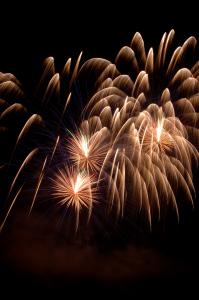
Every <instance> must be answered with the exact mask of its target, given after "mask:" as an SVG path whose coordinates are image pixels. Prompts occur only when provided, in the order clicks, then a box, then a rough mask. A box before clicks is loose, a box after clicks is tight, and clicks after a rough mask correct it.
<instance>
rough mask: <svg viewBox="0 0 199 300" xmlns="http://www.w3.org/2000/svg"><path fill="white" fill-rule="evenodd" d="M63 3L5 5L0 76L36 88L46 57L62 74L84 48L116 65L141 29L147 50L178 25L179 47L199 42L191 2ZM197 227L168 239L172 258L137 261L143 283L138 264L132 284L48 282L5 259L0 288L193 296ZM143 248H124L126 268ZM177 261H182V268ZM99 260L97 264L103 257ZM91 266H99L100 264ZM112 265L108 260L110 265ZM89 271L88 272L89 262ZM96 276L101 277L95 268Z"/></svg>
mask: <svg viewBox="0 0 199 300" xmlns="http://www.w3.org/2000/svg"><path fill="white" fill-rule="evenodd" d="M62 2H63V3H58V1H54V2H52V3H50V2H49V3H46V4H43V5H41V3H37V2H34V3H30V2H28V1H27V3H24V4H22V3H19V2H15V3H11V2H7V3H4V5H1V7H0V15H1V18H0V22H1V33H0V36H1V39H0V42H1V45H0V71H2V72H11V73H13V74H15V75H16V77H17V78H18V79H19V80H20V81H21V82H22V84H23V86H24V88H25V90H27V91H28V92H30V91H31V90H32V89H34V86H35V85H36V83H37V82H38V79H39V77H40V74H41V65H42V62H43V60H44V59H45V58H46V57H48V56H54V57H55V62H56V65H57V67H58V69H59V68H60V67H62V66H63V65H64V62H65V61H66V59H67V58H68V57H72V58H73V59H76V58H77V56H78V54H79V53H80V51H82V50H83V61H85V60H86V59H87V58H90V57H105V58H107V59H110V60H112V61H113V60H114V58H115V56H116V54H117V52H118V50H119V49H120V48H121V47H122V46H124V45H128V44H130V41H131V38H132V36H133V34H134V33H135V32H136V31H139V32H140V33H141V34H142V36H143V38H144V40H145V44H146V48H149V47H150V46H155V47H157V45H158V43H159V41H160V38H161V37H162V34H163V33H164V32H165V31H167V32H168V31H169V30H170V29H172V28H173V29H175V31H176V40H177V42H179V44H181V43H182V42H183V41H184V40H185V39H186V38H188V37H189V36H190V35H195V36H196V38H198V32H199V31H198V10H197V8H196V5H195V4H194V3H191V2H190V1H189V2H184V3H179V4H178V3H175V7H174V3H169V2H166V1H165V2H160V1H159V3H158V2H157V1H156V2H157V3H152V2H147V4H145V3H144V2H142V3H137V2H135V1H128V2H125V1H120V2H117V3H116V1H115V3H113V4H111V3H108V1H107V3H103V2H95V1H92V3H90V4H89V3H85V2H82V3H78V2H76V3H75V2H73V3H71V2H68V1H65V3H64V1H62ZM196 55H198V51H197V53H196ZM198 57H199V55H198ZM190 223H191V224H190ZM197 225H198V222H196V221H193V223H192V222H191V221H190V222H189V224H186V226H188V227H187V229H182V232H181V234H180V237H179V241H178V240H177V241H176V240H175V238H171V239H170V238H169V239H166V240H164V242H163V245H162V246H161V247H160V248H161V250H160V253H161V255H162V253H164V254H165V252H166V253H167V256H166V257H167V258H166V259H165V256H164V255H163V256H161V257H162V258H159V255H160V254H159V253H158V254H157V251H156V250H154V251H152V250H151V248H150V250H149V249H148V248H146V249H147V250H146V252H145V253H146V255H143V253H142V254H141V256H140V257H141V258H140V257H139V259H140V260H141V265H140V266H141V267H140V268H141V269H142V270H144V271H143V274H144V275H143V278H142V276H141V277H139V280H138V279H137V277H136V273H137V272H138V273H139V263H138V264H135V265H136V267H135V270H134V271H133V276H132V280H130V279H129V280H128V282H125V281H124V282H123V281H122V282H120V281H119V282H118V283H115V282H114V283H113V282H112V280H111V278H110V279H109V280H108V281H106V280H105V281H103V283H102V282H101V281H100V280H99V281H98V279H96V280H95V279H94V278H92V275H91V276H90V278H89V279H87V278H86V279H85V278H84V276H83V278H82V279H81V276H80V279H79V274H77V277H78V279H76V277H75V276H73V278H70V274H69V275H68V277H67V280H66V279H65V278H63V277H62V276H61V275H60V274H59V272H58V275H57V277H56V276H54V277H52V278H53V279H52V278H51V277H50V279H49V277H48V276H46V278H45V275H43V277H42V278H40V277H39V278H38V277H37V275H35V274H34V275H32V274H31V273H29V271H27V270H29V269H25V271H21V268H20V266H17V267H16V266H14V267H13V266H12V263H10V261H9V262H8V263H7V262H6V261H3V262H1V263H2V266H1V265H0V267H1V278H0V284H1V283H2V285H4V286H7V287H8V288H9V287H12V286H13V287H14V289H16V290H17V291H18V292H19V293H22V292H24V291H25V290H26V289H29V291H30V290H31V291H34V292H36V293H38V294H39V290H42V291H44V292H45V293H46V295H48V294H50V293H51V291H52V290H56V292H57V290H59V291H61V292H63V291H64V292H65V294H66V296H67V295H69V292H71V293H72V294H73V293H74V294H77V293H78V292H79V291H80V292H81V291H82V292H83V293H85V295H84V296H86V295H87V296H91V295H90V293H93V291H94V293H95V294H93V297H95V295H103V294H104V296H106V294H108V295H110V296H116V295H117V294H118V293H121V295H125V297H126V296H127V294H131V295H132V296H133V295H137V296H139V295H143V294H144V293H145V294H147V291H149V292H150V295H155V294H156V293H157V294H158V295H160V297H162V296H163V295H164V294H167V295H168V296H172V294H173V292H174V291H175V292H176V294H181V295H183V293H184V292H185V291H186V292H187V294H188V295H191V294H192V295H193V294H194V293H195V292H197V286H196V282H197V277H196V273H195V271H196V270H197V262H198V252H197V249H198V248H197V239H198V228H196V226H197ZM186 226H185V227H186ZM157 243H158V241H155V244H157ZM167 243H168V244H167ZM139 249H140V248H139V247H138V248H136V249H135V250H133V251H132V255H129V252H128V251H126V250H124V251H123V252H122V250H120V254H119V257H121V256H123V255H124V256H126V261H125V264H126V267H127V268H128V258H129V261H131V262H132V260H133V259H134V258H133V256H134V257H135V259H137V255H138V253H139V251H140V250H139ZM144 249H145V248H144ZM165 249H166V250H165ZM171 249H172V250H171ZM141 251H143V248H141ZM91 255H92V254H91ZM138 256H139V255H138ZM72 257H73V256H72ZM94 257H95V256H94ZM151 257H152V258H151ZM168 257H169V259H168ZM179 257H180V260H179V262H178V263H176V261H178V259H179ZM73 258H74V257H73ZM95 259H96V260H97V259H98V256H97V257H96V258H95ZM151 259H152V263H151V267H150V268H151V272H149V273H146V272H145V267H144V266H146V269H147V265H148V264H149V262H150V261H151ZM161 259H162V260H163V261H164V265H166V264H167V261H168V265H169V268H168V269H167V268H166V269H165V268H164V267H160V268H159V269H160V271H159V273H158V275H157V274H156V276H155V277H153V276H150V274H153V270H155V269H156V268H158V266H160V265H161ZM1 261H2V259H1ZM93 261H94V258H93ZM93 264H94V268H95V263H93ZM106 264H107V260H106ZM113 265H114V263H113V262H112V259H111V258H110V268H112V266H113ZM133 266H134V264H133ZM187 266H188V267H187ZM84 268H87V266H86V264H84ZM96 268H97V264H96ZM23 270H24V269H23ZM165 270H166V271H165ZM176 270H177V271H176ZM181 270H183V271H182V272H181ZM113 272H114V271H113ZM122 272H123V269H122V271H121V273H122ZM94 273H97V270H95V272H94ZM141 273H142V272H141ZM36 274H37V273H36ZM80 274H81V272H80ZM91 274H92V273H91ZM110 274H111V272H110ZM146 274H147V275H146ZM110 277H111V276H110ZM96 278H98V277H97V276H96ZM130 278H131V276H130ZM134 278H135V279H134ZM140 278H141V279H140ZM154 278H155V279H154ZM78 287H79V290H78ZM6 291H8V289H7V288H6ZM91 291H92V292H91ZM159 293H161V294H159Z"/></svg>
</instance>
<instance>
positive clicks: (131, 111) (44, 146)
mask: <svg viewBox="0 0 199 300" xmlns="http://www.w3.org/2000/svg"><path fill="white" fill-rule="evenodd" d="M174 35H175V32H174V30H171V31H170V32H169V33H165V34H164V35H163V37H162V39H161V41H160V44H159V47H157V48H155V49H153V48H150V49H149V50H146V49H145V44H144V40H143V38H142V36H141V34H140V33H136V34H135V35H134V36H133V38H132V41H131V44H130V46H125V47H123V48H121V50H120V51H119V52H118V54H117V56H116V58H115V62H114V63H112V62H110V61H108V60H106V59H102V58H91V59H89V60H87V61H85V62H84V63H82V62H81V59H82V58H81V56H82V55H81V54H80V56H79V57H78V58H77V61H76V62H74V61H71V59H68V60H67V62H66V64H65V66H64V68H63V70H61V71H60V72H59V73H57V72H56V70H55V63H54V59H53V58H52V57H49V58H47V59H46V60H45V62H44V72H43V75H42V77H41V80H40V82H39V85H38V88H37V90H36V92H35V95H34V96H32V98H31V99H27V96H26V95H25V92H24V91H23V87H22V85H21V83H20V82H19V81H18V80H17V79H16V78H15V76H14V75H12V74H8V73H6V74H4V73H1V74H0V97H1V100H0V113H1V115H0V139H1V145H2V146H1V150H0V155H1V156H0V164H1V166H0V174H1V178H2V179H1V181H2V183H3V185H4V190H3V191H2V199H5V200H4V201H3V203H2V204H1V227H0V228H1V230H2V229H3V227H4V226H5V225H6V222H9V216H10V214H11V213H12V212H13V211H14V210H15V206H20V205H22V204H20V203H23V205H24V201H23V200H22V199H24V198H26V199H27V200H26V204H25V207H26V209H27V214H30V213H31V212H32V211H33V210H34V209H41V207H43V206H42V205H41V206H40V204H41V203H43V202H45V205H46V206H48V205H52V203H54V205H55V206H59V207H60V213H61V214H63V215H64V216H65V217H64V218H63V222H66V223H67V222H68V221H69V219H70V223H71V222H72V224H73V226H74V231H73V233H75V232H77V231H78V229H79V227H81V220H82V219H81V216H83V217H84V218H86V222H87V224H88V226H91V224H93V223H95V218H97V219H98V222H101V223H102V224H103V223H106V220H107V219H109V220H110V219H113V222H114V224H115V223H117V222H118V221H119V220H130V221H129V223H136V222H138V223H139V226H142V225H140V224H142V222H143V224H147V228H148V229H149V230H153V224H154V223H157V222H163V223H164V222H166V218H167V216H168V215H169V214H172V215H175V220H176V222H179V221H180V213H181V210H182V209H184V208H186V207H193V208H194V202H195V198H196V187H195V181H196V178H195V177H194V176H195V175H194V174H195V173H196V172H197V167H198V159H199V153H198V146H199V142H198V141H199V61H197V57H195V54H194V53H195V52H194V48H195V47H196V39H195V38H194V37H189V38H188V39H187V40H186V41H185V42H184V43H183V44H182V45H181V46H178V45H177V47H176V46H175V45H176V44H175V39H174ZM84 83H88V84H85V86H86V87H87V89H88V90H87V92H86V94H87V95H84V92H83V90H81V87H82V85H84ZM85 86H84V90H85V89H86V88H85ZM77 90H78V92H77ZM80 99H83V101H82V102H81V100H80ZM13 120H14V121H13ZM4 174H5V175H4ZM48 200H49V201H48ZM66 212H67V214H66ZM96 216H97V217H96ZM99 218H100V220H99ZM84 223H85V222H84Z"/></svg>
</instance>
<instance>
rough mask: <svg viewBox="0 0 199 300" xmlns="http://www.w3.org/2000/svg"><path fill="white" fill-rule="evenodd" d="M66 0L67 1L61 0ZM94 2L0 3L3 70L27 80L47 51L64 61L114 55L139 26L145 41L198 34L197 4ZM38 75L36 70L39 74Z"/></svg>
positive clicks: (47, 53)
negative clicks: (80, 56)
mask: <svg viewBox="0 0 199 300" xmlns="http://www.w3.org/2000/svg"><path fill="white" fill-rule="evenodd" d="M60 2H64V1H60ZM106 2H107V3H109V4H107V3H103V2H100V1H99V2H93V4H92V5H91V4H90V5H89V4H88V3H86V2H85V1H83V2H82V3H81V4H79V3H78V2H68V1H67V2H66V3H65V4H64V3H62V4H61V3H59V1H53V3H52V4H50V3H48V4H42V5H41V4H38V3H37V2H36V1H35V3H34V4H33V3H31V2H28V4H22V3H20V2H18V1H17V3H15V2H14V1H13V3H12V2H11V1H9V2H8V1H5V3H4V4H3V5H1V50H0V51H1V55H0V69H1V70H2V71H5V72H6V71H7V72H13V73H15V74H16V75H18V77H20V78H22V79H25V80H27V78H30V80H31V79H32V78H33V73H34V72H37V68H38V69H39V66H40V65H41V62H42V61H43V59H44V58H46V57H47V56H54V57H55V58H56V61H57V62H58V64H61V65H63V63H64V60H65V59H66V58H67V57H68V56H72V57H74V58H76V56H77V55H78V54H79V52H80V51H81V50H83V51H84V57H85V58H87V57H93V56H100V57H107V58H109V59H112V60H113V59H114V57H115V55H116V54H117V51H118V50H119V49H120V48H121V47H122V46H123V45H125V44H126V45H127V44H129V43H130V41H131V38H132V36H133V34H134V33H135V32H136V31H140V32H141V34H142V35H143V37H144V40H145V43H146V45H147V46H148V47H149V46H151V45H157V43H158V42H159V40H160V38H161V36H162V34H163V33H164V32H165V31H169V30H170V29H172V28H174V29H175V30H176V35H177V39H178V40H179V42H182V41H183V40H184V39H185V38H186V37H188V36H190V35H192V34H194V35H198V22H197V9H196V8H195V7H194V4H192V3H191V2H189V3H188V2H187V3H186V5H185V4H183V3H180V4H179V5H177V4H176V3H175V7H174V5H173V3H169V2H168V1H165V2H162V1H161V3H158V2H157V1H155V2H157V3H153V2H151V1H148V2H147V1H146V2H147V4H145V3H144V1H143V2H142V1H126V2H125V1H120V2H118V3H114V4H111V2H109V1H106ZM36 74H37V73H36Z"/></svg>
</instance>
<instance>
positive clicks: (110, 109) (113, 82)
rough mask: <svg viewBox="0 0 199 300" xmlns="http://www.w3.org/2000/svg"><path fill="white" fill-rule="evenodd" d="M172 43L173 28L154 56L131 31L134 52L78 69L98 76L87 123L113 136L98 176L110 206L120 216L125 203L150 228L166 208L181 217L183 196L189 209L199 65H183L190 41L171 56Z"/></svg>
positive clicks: (126, 50)
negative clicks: (142, 216) (92, 122)
mask: <svg viewBox="0 0 199 300" xmlns="http://www.w3.org/2000/svg"><path fill="white" fill-rule="evenodd" d="M173 37H174V31H173V30H172V31H171V32H170V33H169V34H166V33H165V34H164V35H163V38H162V40H161V42H160V46H159V49H158V52H157V56H156V57H155V55H154V51H153V49H152V48H151V49H150V50H149V52H148V54H146V52H145V47H144V41H143V39H142V37H141V35H140V34H139V33H136V34H135V35H134V37H133V39H132V42H131V47H123V48H122V49H121V50H120V51H119V53H118V55H117V57H116V61H115V64H112V63H110V62H109V61H107V60H104V59H91V60H90V61H88V62H86V64H85V65H84V66H83V71H85V70H86V71H87V72H88V70H89V69H91V70H92V72H93V70H95V73H97V76H98V77H97V81H96V88H97V92H96V93H95V94H94V96H92V98H91V99H90V101H89V102H88V104H87V106H86V109H85V111H84V115H85V117H86V118H87V119H90V118H93V117H94V116H98V117H99V118H100V120H101V124H102V126H105V127H107V128H108V129H109V130H110V134H111V142H110V146H109V151H108V152H107V155H106V157H105V160H104V162H103V165H102V168H101V171H100V177H101V176H103V173H104V172H105V174H106V176H107V174H108V178H109V179H108V185H107V197H108V199H109V202H110V203H111V207H112V205H113V204H114V205H115V206H116V208H117V212H118V214H120V213H121V214H123V209H124V205H125V203H126V204H128V206H129V205H130V206H131V214H133V213H134V212H136V213H137V212H139V211H140V210H141V209H142V210H143V211H145V212H146V215H147V218H148V221H149V224H151V221H152V217H153V216H154V217H155V216H158V218H159V217H160V214H161V209H162V211H164V210H163V208H166V206H168V205H170V204H171V205H172V206H173V207H174V209H175V211H176V214H177V216H179V213H178V203H177V202H178V200H177V196H178V195H180V193H185V195H186V197H185V198H186V199H188V200H189V201H190V202H191V203H192V204H193V195H194V186H193V178H192V177H193V176H192V166H193V165H195V164H197V163H198V151H197V147H198V133H199V132H198V120H199V119H198V109H199V82H198V75H199V63H198V62H197V63H195V64H194V65H193V67H192V68H191V69H188V68H186V67H184V61H186V60H185V56H186V53H187V52H188V50H190V49H192V48H194V47H195V45H196V40H195V38H194V37H190V38H189V39H188V40H186V41H185V43H184V44H183V46H180V47H178V48H177V49H176V50H175V51H174V52H173V53H172V52H171V45H172V41H173ZM124 72H125V74H124V75H123V73H124ZM95 73H93V74H95ZM110 192H111V193H110ZM127 213H129V210H128V212H127Z"/></svg>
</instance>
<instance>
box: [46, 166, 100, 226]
mask: <svg viewBox="0 0 199 300" xmlns="http://www.w3.org/2000/svg"><path fill="white" fill-rule="evenodd" d="M51 180H52V190H53V192H52V196H53V197H54V198H55V200H56V201H57V203H58V205H61V206H63V207H64V208H65V209H70V208H71V209H72V210H74V212H75V216H76V221H75V229H76V231H77V228H78V225H79V216H80V211H81V210H82V209H86V210H87V211H88V220H89V219H90V216H91V211H92V206H93V203H94V202H95V201H96V188H95V187H94V185H95V182H94V181H93V178H92V177H91V176H89V175H88V174H87V173H86V172H85V171H81V172H80V171H78V170H75V169H74V168H71V167H67V166H65V167H64V168H63V169H60V168H59V169H58V171H57V174H56V175H55V177H54V178H52V179H51Z"/></svg>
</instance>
